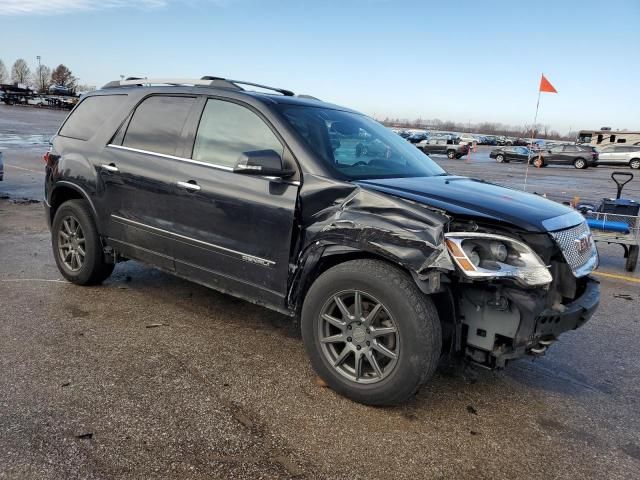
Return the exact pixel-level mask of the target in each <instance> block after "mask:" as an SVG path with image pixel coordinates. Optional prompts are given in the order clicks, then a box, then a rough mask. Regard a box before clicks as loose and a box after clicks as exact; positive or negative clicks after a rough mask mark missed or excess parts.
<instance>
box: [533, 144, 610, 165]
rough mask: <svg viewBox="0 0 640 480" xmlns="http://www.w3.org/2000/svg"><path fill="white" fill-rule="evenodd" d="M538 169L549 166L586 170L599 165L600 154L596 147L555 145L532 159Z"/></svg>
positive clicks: (537, 153)
mask: <svg viewBox="0 0 640 480" xmlns="http://www.w3.org/2000/svg"><path fill="white" fill-rule="evenodd" d="M531 162H532V163H533V165H535V166H536V167H546V166H547V165H551V164H556V165H573V166H574V167H575V168H578V169H584V168H588V167H595V166H596V165H598V152H597V151H596V149H595V147H591V146H583V145H555V146H553V147H551V148H550V149H549V150H541V151H539V152H536V154H535V155H534V156H533V157H532V158H531Z"/></svg>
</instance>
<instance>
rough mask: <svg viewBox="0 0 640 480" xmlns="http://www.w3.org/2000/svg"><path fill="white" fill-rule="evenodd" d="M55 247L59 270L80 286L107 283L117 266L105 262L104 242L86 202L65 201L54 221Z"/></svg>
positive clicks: (53, 236)
mask: <svg viewBox="0 0 640 480" xmlns="http://www.w3.org/2000/svg"><path fill="white" fill-rule="evenodd" d="M51 245H52V247H53V256H54V258H55V260H56V265H57V266H58V270H60V273H61V274H62V276H63V277H64V278H66V279H67V280H69V281H70V282H72V283H75V284H78V285H96V284H99V283H102V282H103V281H104V280H106V279H107V278H108V277H109V275H111V272H113V268H114V265H113V264H111V263H107V262H105V259H104V254H103V248H102V243H101V242H100V236H99V235H98V231H97V229H96V225H95V222H94V220H93V216H92V215H91V210H90V209H89V205H88V203H87V202H86V201H85V200H69V201H67V202H64V203H63V204H62V205H60V207H59V208H58V210H57V211H56V214H55V216H54V218H53V223H52V225H51Z"/></svg>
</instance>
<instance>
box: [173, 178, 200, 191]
mask: <svg viewBox="0 0 640 480" xmlns="http://www.w3.org/2000/svg"><path fill="white" fill-rule="evenodd" d="M178 186H179V187H181V188H184V189H186V190H189V191H191V192H197V191H199V190H200V185H198V184H197V183H196V182H195V181H194V180H189V181H188V182H178Z"/></svg>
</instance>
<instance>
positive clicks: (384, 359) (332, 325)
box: [318, 290, 400, 384]
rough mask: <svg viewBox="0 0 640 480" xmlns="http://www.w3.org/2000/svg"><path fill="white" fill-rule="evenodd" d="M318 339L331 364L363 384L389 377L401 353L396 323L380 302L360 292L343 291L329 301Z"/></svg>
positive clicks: (324, 309) (321, 316) (323, 312)
mask: <svg viewBox="0 0 640 480" xmlns="http://www.w3.org/2000/svg"><path fill="white" fill-rule="evenodd" d="M318 340H319V342H320V347H321V350H322V354H323V355H324V357H325V359H326V360H327V362H328V363H329V365H331V366H332V367H333V368H334V369H335V370H336V371H337V372H338V373H339V374H340V375H342V376H343V377H345V378H347V379H348V380H351V381H353V382H356V383H360V384H371V383H377V382H380V381H381V380H383V379H384V378H386V377H387V376H388V375H389V374H390V373H391V372H392V371H393V369H394V368H395V366H396V364H397V361H398V357H399V354H400V336H399V333H398V327H397V324H396V322H395V320H394V319H393V317H392V316H391V314H390V313H389V311H388V310H387V309H386V308H385V306H384V305H383V304H382V303H381V302H380V301H379V300H377V299H376V298H374V297H373V296H372V295H370V294H368V293H366V292H363V291H360V290H347V291H342V292H340V293H337V294H335V295H333V296H332V297H331V298H330V299H329V300H327V302H326V303H325V305H324V307H323V309H322V313H321V314H320V318H319V321H318Z"/></svg>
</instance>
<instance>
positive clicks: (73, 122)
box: [60, 95, 127, 140]
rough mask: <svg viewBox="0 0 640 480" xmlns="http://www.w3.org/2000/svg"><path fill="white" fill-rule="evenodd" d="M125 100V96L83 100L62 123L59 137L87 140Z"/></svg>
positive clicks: (105, 96)
mask: <svg viewBox="0 0 640 480" xmlns="http://www.w3.org/2000/svg"><path fill="white" fill-rule="evenodd" d="M126 99H127V96H126V95H94V96H91V97H87V98H85V99H84V100H83V101H82V102H80V104H79V105H78V106H77V107H76V109H75V110H74V111H73V113H72V114H71V116H70V117H69V118H68V119H67V121H66V122H65V123H64V125H63V126H62V128H61V129H60V135H61V136H63V137H70V138H75V139H77V140H89V138H91V137H92V136H93V134H94V133H95V132H97V131H98V129H99V128H100V127H101V126H102V124H103V123H104V122H105V121H106V120H107V119H108V118H109V117H110V116H111V115H113V114H114V113H115V111H116V110H117V109H118V108H119V107H120V106H121V105H122V104H123V103H124V101H125V100H126Z"/></svg>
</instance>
